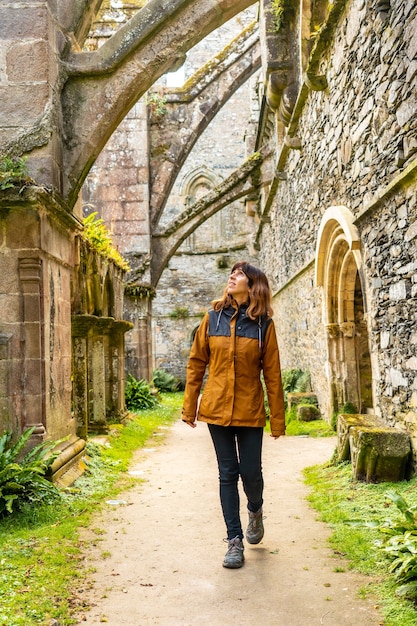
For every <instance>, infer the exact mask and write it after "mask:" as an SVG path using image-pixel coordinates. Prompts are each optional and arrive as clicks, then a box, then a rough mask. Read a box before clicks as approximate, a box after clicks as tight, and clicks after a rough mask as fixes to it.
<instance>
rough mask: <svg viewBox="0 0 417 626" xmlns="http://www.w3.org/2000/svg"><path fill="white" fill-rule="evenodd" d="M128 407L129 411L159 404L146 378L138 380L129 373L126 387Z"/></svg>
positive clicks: (149, 407)
mask: <svg viewBox="0 0 417 626" xmlns="http://www.w3.org/2000/svg"><path fill="white" fill-rule="evenodd" d="M125 398H126V408H127V409H128V410H129V411H140V410H143V409H152V408H154V407H155V406H157V405H158V404H159V402H158V398H157V397H156V396H155V394H154V392H153V390H152V387H151V386H150V385H149V384H148V383H147V382H146V380H143V379H140V380H137V379H136V378H135V377H134V376H132V374H129V376H128V377H127V381H126V387H125Z"/></svg>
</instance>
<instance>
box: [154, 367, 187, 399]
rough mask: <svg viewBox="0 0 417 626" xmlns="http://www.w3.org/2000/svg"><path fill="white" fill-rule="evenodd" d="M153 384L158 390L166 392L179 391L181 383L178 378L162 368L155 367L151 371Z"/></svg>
mask: <svg viewBox="0 0 417 626" xmlns="http://www.w3.org/2000/svg"><path fill="white" fill-rule="evenodd" d="M152 380H153V384H154V386H155V387H156V389H158V391H166V392H168V393H171V392H175V391H181V390H182V389H183V384H182V382H181V380H180V379H179V378H176V377H175V376H174V375H173V374H170V373H169V372H165V371H164V370H160V369H156V370H154V372H153V379H152Z"/></svg>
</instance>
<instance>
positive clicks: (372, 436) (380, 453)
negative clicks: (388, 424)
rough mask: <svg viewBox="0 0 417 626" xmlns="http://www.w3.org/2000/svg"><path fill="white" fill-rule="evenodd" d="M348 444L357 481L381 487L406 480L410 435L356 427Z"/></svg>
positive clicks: (351, 431) (381, 429) (350, 432)
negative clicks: (382, 483)
mask: <svg viewBox="0 0 417 626" xmlns="http://www.w3.org/2000/svg"><path fill="white" fill-rule="evenodd" d="M349 442H350V448H351V457H352V470H353V476H354V478H355V479H356V480H361V481H365V482H367V483H380V482H398V481H400V480H404V479H405V478H406V474H407V469H408V464H409V460H410V456H411V442H410V436H409V435H408V433H405V432H402V431H400V430H397V429H396V428H378V427H366V426H362V427H360V426H353V427H352V428H351V429H350V431H349Z"/></svg>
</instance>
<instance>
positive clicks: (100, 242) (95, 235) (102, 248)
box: [82, 211, 130, 271]
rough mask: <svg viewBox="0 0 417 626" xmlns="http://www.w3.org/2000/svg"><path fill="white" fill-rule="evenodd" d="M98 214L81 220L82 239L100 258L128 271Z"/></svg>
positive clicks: (126, 263) (127, 264) (127, 266)
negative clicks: (82, 226)
mask: <svg viewBox="0 0 417 626" xmlns="http://www.w3.org/2000/svg"><path fill="white" fill-rule="evenodd" d="M97 215H98V213H97V211H95V212H94V213H90V215H87V217H85V218H84V219H83V224H84V230H83V234H82V236H83V238H84V240H85V241H88V243H89V244H90V246H91V248H92V249H93V250H95V251H96V252H98V254H100V256H102V257H104V258H106V259H109V260H111V261H113V262H114V263H116V265H118V266H119V267H120V268H121V269H123V270H125V271H129V269H130V266H129V263H128V262H127V261H126V260H125V259H124V258H123V257H122V255H121V254H120V252H119V251H118V250H117V249H116V248H115V247H114V245H113V240H112V238H111V235H110V232H109V230H108V228H107V226H106V225H105V223H104V221H103V220H102V219H101V218H98V217H97Z"/></svg>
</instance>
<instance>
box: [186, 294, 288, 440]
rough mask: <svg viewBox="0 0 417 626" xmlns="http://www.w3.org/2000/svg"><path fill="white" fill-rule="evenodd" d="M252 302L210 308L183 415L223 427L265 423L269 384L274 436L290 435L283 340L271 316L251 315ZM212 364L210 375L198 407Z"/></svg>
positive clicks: (194, 350) (194, 353)
mask: <svg viewBox="0 0 417 626" xmlns="http://www.w3.org/2000/svg"><path fill="white" fill-rule="evenodd" d="M246 308H247V307H246V305H243V306H241V307H239V309H238V310H237V309H235V308H234V307H228V308H226V309H223V310H222V311H209V312H208V313H207V314H206V315H205V317H204V319H203V320H202V322H201V324H200V327H199V328H198V330H197V333H196V335H195V338H194V342H193V345H192V347H191V352H190V357H189V361H188V366H187V382H186V386H185V393H184V405H183V410H182V419H183V420H184V421H185V422H191V423H193V422H194V421H195V419H196V417H197V419H198V420H200V421H203V422H209V423H210V424H219V425H221V426H229V425H230V426H257V427H261V426H265V423H266V418H265V406H264V392H263V387H262V383H261V379H260V374H261V371H263V376H264V380H265V384H266V388H267V394H268V402H269V408H270V420H271V433H272V435H275V436H277V435H284V434H285V409H284V394H283V390H282V382H281V369H280V361H279V351H278V343H277V338H276V334H275V327H274V323H273V321H272V320H271V319H264V320H263V321H262V320H261V323H258V322H257V321H254V320H251V319H250V318H249V317H246ZM207 366H208V368H209V369H208V379H207V383H206V384H205V387H204V390H203V394H202V397H201V402H200V404H199V407H198V413H197V405H198V400H199V394H200V389H201V387H202V384H203V378H204V374H205V371H206V367H207Z"/></svg>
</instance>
